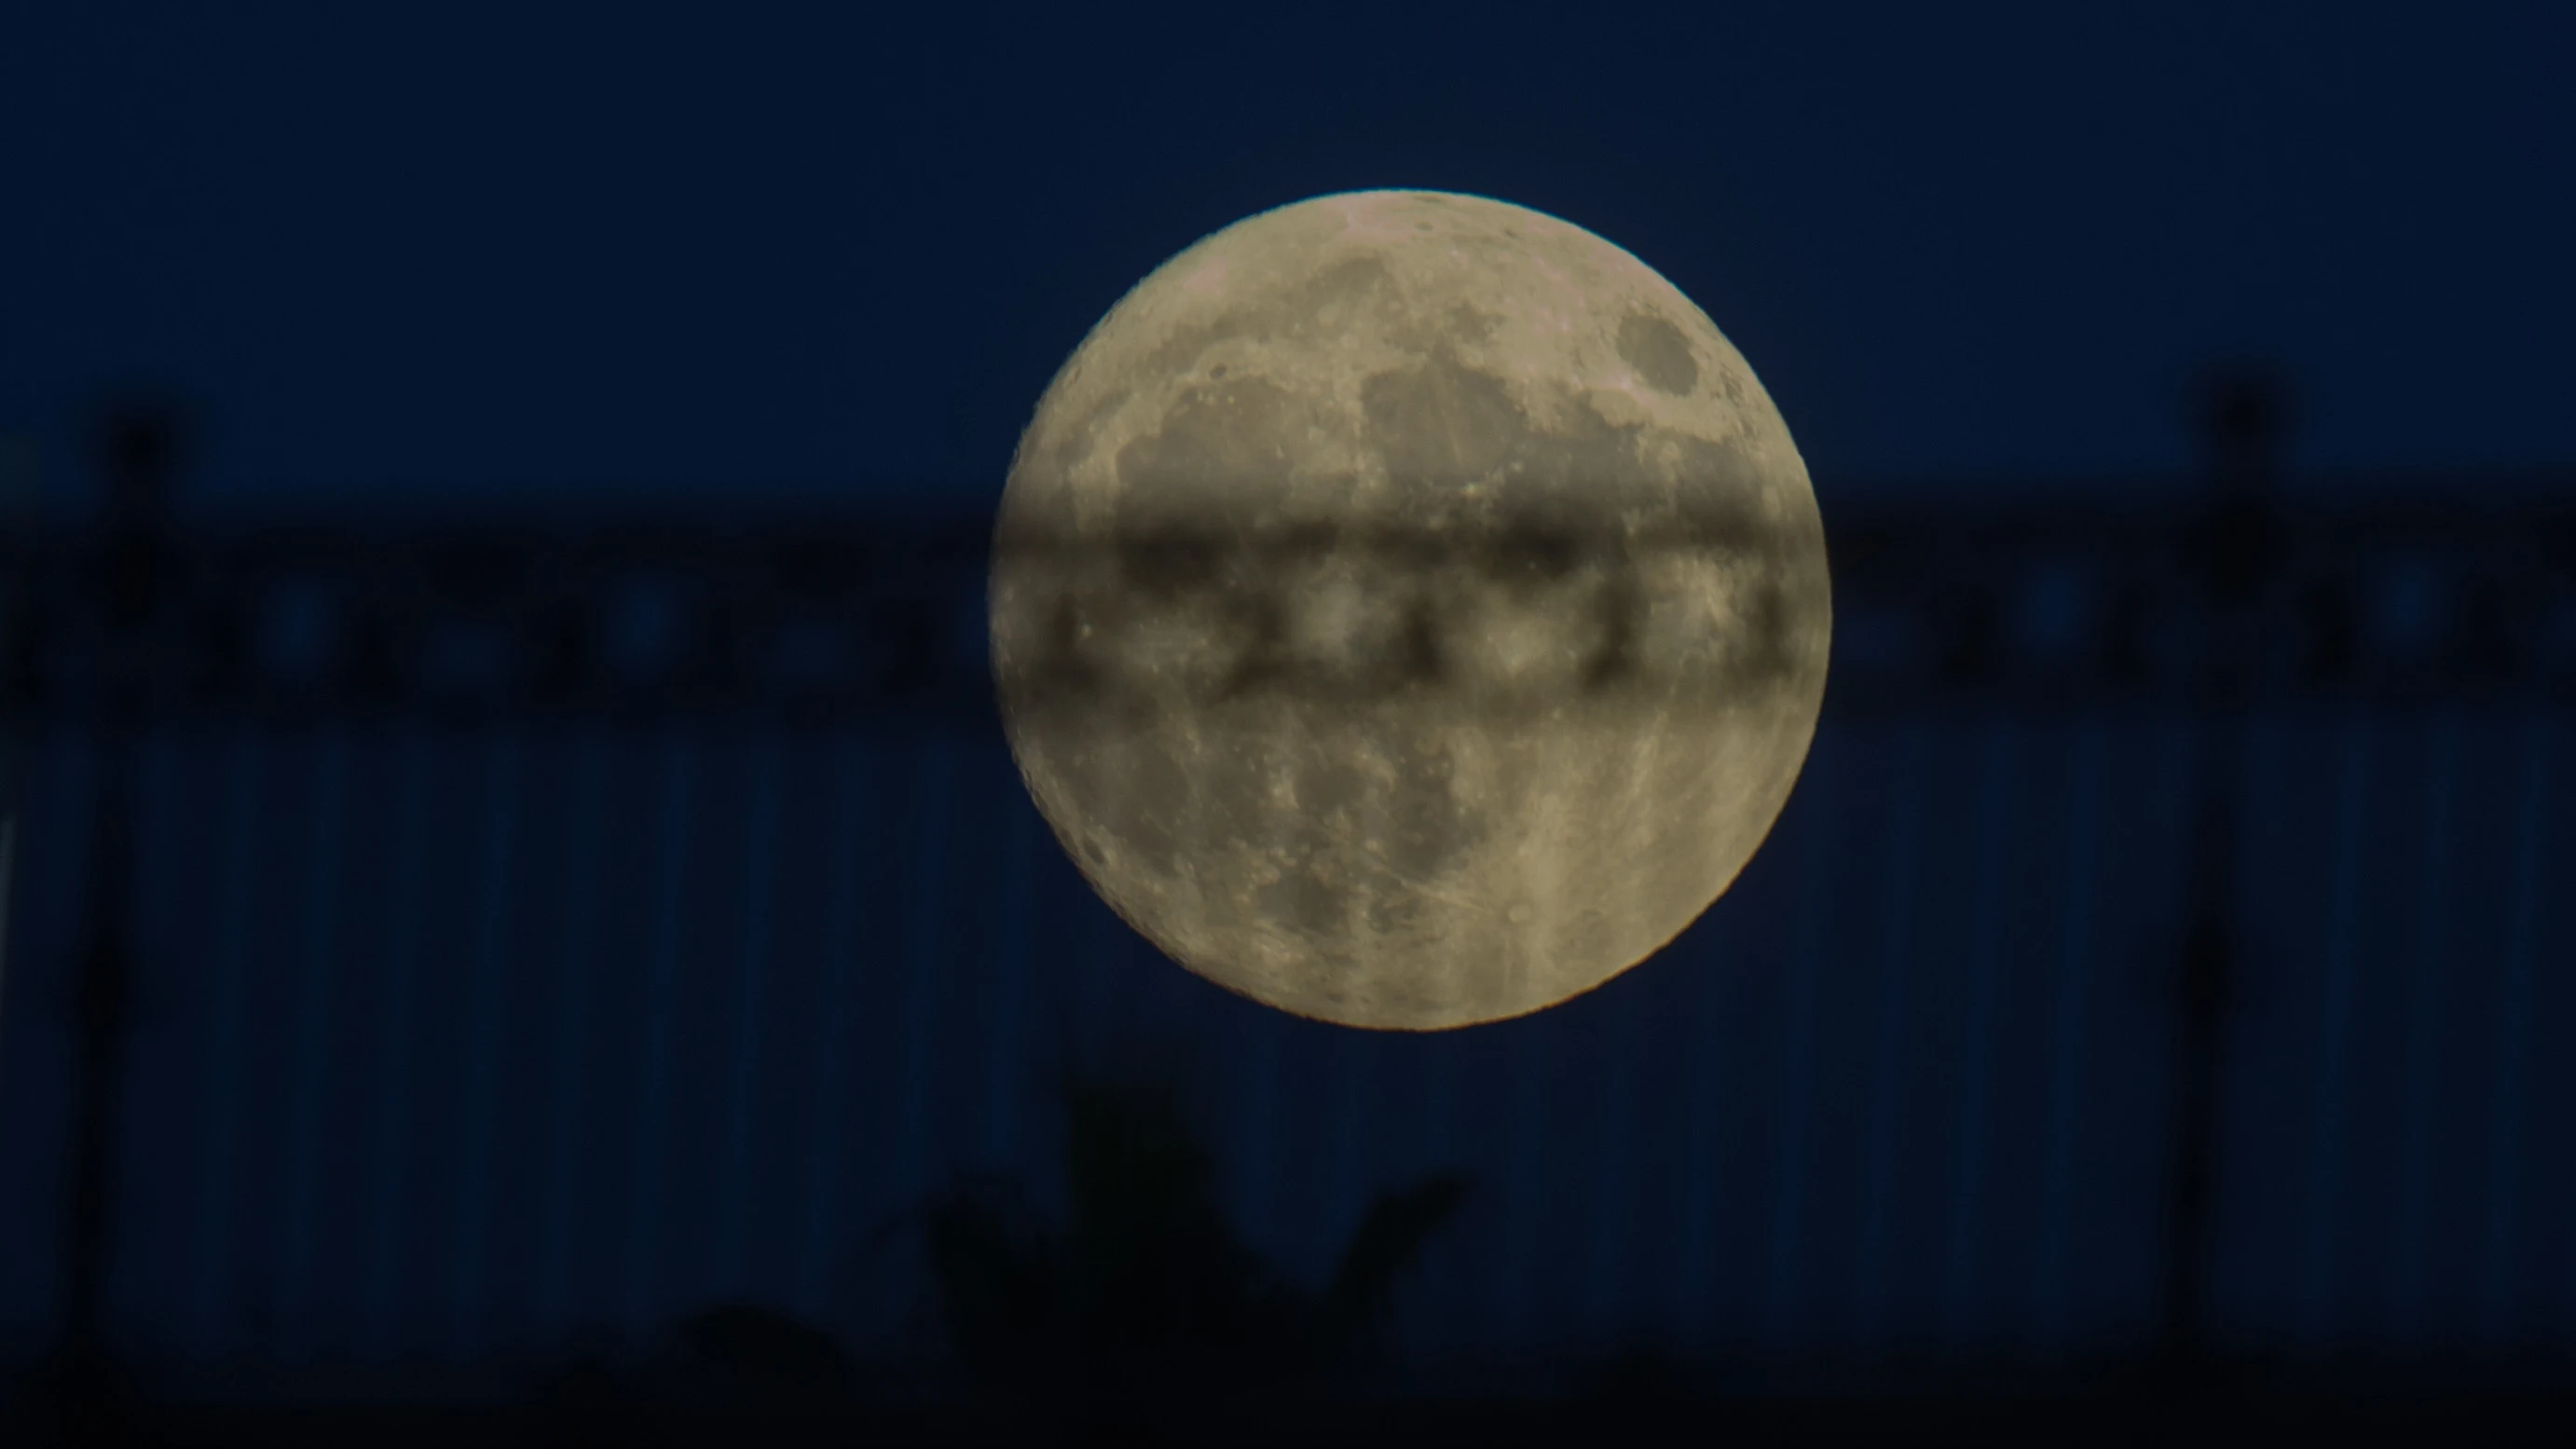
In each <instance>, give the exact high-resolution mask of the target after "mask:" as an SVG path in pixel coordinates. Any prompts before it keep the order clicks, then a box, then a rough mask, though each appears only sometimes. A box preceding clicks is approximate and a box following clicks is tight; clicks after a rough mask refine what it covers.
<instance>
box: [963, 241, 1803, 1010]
mask: <svg viewBox="0 0 2576 1449" xmlns="http://www.w3.org/2000/svg"><path fill="white" fill-rule="evenodd" d="M990 605H991V648H992V664H993V672H994V681H995V685H996V689H997V694H998V698H999V701H1000V706H1001V715H1002V723H1003V728H1004V732H1005V734H1006V735H1007V737H1008V738H1009V741H1010V746H1011V752H1012V754H1013V756H1014V758H1015V759H1016V760H1017V762H1018V765H1019V768H1020V772H1021V775H1022V778H1023V779H1024V780H1025V781H1026V782H1027V785H1028V788H1029V792H1030V794H1031V796H1032V797H1033V798H1034V799H1035V801H1036V803H1037V806H1038V809H1039V811H1040V813H1041V814H1043V815H1044V816H1045V818H1046V820H1047V822H1048V823H1049V825H1050V826H1052V827H1053V829H1054V831H1055V834H1056V837H1057V839H1058V840H1059V841H1060V842H1062V844H1063V846H1064V848H1065V850H1066V851H1067V852H1068V853H1069V854H1070V855H1071V856H1072V858H1073V861H1074V863H1075V864H1076V866H1077V867H1078V868H1079V869H1080V870H1081V871H1082V872H1083V874H1084V876H1085V877H1086V878H1087V879H1088V880H1089V881H1090V882H1091V884H1092V886H1093V888H1094V889H1096V890H1097V891H1098V892H1099V893H1100V895H1101V896H1102V898H1103V899H1105V900H1106V901H1107V902H1108V903H1109V905H1110V906H1111V907H1112V908H1114V909H1115V910H1116V911H1117V912H1118V913H1119V914H1120V915H1121V916H1123V917H1124V918H1125V919H1126V920H1127V921H1128V922H1129V923H1130V924H1131V925H1133V926H1134V927H1135V928H1136V929H1137V930H1138V931H1140V932H1142V933H1143V934H1144V935H1145V936H1146V937H1147V938H1148V939H1150V940H1152V941H1153V942H1154V943H1155V944H1156V945H1157V946H1159V947H1161V948H1162V950H1163V951H1164V952H1166V953H1167V954H1169V955H1170V956H1171V957H1172V958H1173V959H1174V960H1176V961H1178V962H1179V963H1180V964H1182V965H1183V966H1185V967H1187V968H1188V969H1190V970H1192V971H1195V972H1197V973H1199V974H1200V975H1202V976H1204V977H1206V978H1208V979H1210V980H1212V981H1215V982H1217V983H1218V984H1220V985H1222V986H1225V987H1227V988H1229V989H1231V990H1234V991H1237V992H1240V993H1242V994H1243V995H1246V996H1249V997H1252V998H1254V999H1255V1000H1258V1001H1261V1002H1265V1003H1267V1004H1269V1005H1271V1006H1274V1007H1278V1008H1280V1009H1282V1010H1285V1011H1289V1012H1294V1013H1297V1014H1299V1015H1302V1016H1307V1017H1314V1018H1320V1019H1322V1020H1327V1021H1333V1022H1340V1023H1343V1024H1346V1025H1350V1026H1357V1027H1369V1028H1380V1029H1400V1030H1437V1029H1442V1028H1449V1027H1457V1026H1465V1025H1470V1024H1473V1023H1477V1022H1484V1021H1493V1020H1499V1019H1501V1018H1505V1017H1511V1016H1518V1015H1522V1014H1524V1013H1527V1012H1532V1011H1537V1010H1540V1009H1542V1008H1545V1007H1549V1006H1553V1005H1555V1004H1557V1003H1559V1002H1562V1001H1564V1000H1566V999H1567V998H1569V997H1572V996H1575V995H1577V994H1579V993H1581V992H1584V991H1588V990H1590V989H1592V988H1593V987H1595V986H1598V985H1600V984H1601V983H1602V982H1604V981H1606V980H1608V979H1610V978H1611V977H1613V976H1615V975H1617V974H1619V973H1620V972H1622V971H1624V970H1626V969H1627V968H1629V967H1630V966H1633V965H1635V964H1636V963H1638V962H1639V961H1642V960H1644V959H1645V958H1646V957H1648V956H1650V955H1652V954H1654V953H1655V952H1656V951H1657V950H1659V949H1661V948H1662V947H1663V946H1664V945H1665V943H1667V942H1669V941H1670V940H1672V939H1673V938H1674V937H1675V936H1676V935H1678V934H1679V933H1680V932H1681V931H1682V930H1683V928H1685V927H1687V926H1688V925H1689V924H1690V923H1691V922H1692V921H1693V920H1695V919H1697V918H1698V917H1699V915H1700V914H1701V913H1702V912H1704V911H1706V910H1707V909H1708V908H1709V906H1710V905H1711V904H1712V903H1713V902H1714V901H1715V900H1716V899H1717V897H1718V896H1719V895H1721V894H1723V893H1724V891H1725V890H1726V888H1727V887H1728V885H1730V884H1731V883H1733V881H1734V879H1735V877H1736V875H1737V873H1738V872H1739V871H1741V870H1742V869H1743V867H1744V864H1745V862H1746V861H1747V860H1748V859H1750V858H1751V857H1752V855H1753V852H1754V851H1755V850H1756V849H1757V848H1758V847H1759V846H1760V845H1761V843H1762V840H1763V838H1764V837H1765V836H1766V835H1767V834H1768V833H1769V832H1770V829H1771V825H1772V822H1773V821H1774V820H1775V819H1776V818H1777V817H1778V815H1779V813H1780V810H1781V807H1782V806H1783V805H1784V804H1785V803H1786V801H1787V799H1788V796H1789V791H1790V789H1791V787H1792V785H1793V784H1794V783H1795V781H1796V779H1797V775H1798V771H1799V769H1800V767H1801V765H1802V764H1803V763H1804V762H1805V760H1806V755H1807V750H1808V746H1809V744H1810V742H1811V741H1812V740H1813V738H1814V735H1815V728H1816V719H1817V714H1818V711H1819V709H1820V707H1821V705H1822V703H1823V697H1824V686H1825V664H1826V655H1827V645H1828V641H1829V637H1830V632H1831V589H1830V585H1829V582H1828V579H1827V575H1826V567H1825V540H1824V526H1823V522H1822V519H1821V518H1820V517H1819V515H1818V513H1817V508H1816V498H1815V492H1814V489H1813V488H1812V487H1811V485H1810V484H1809V482H1808V478H1807V470H1806V465H1805V463H1804V462H1803V461H1801V459H1800V458H1799V456H1798V451H1797V449H1796V447H1795V446H1794V445H1792V443H1791V442H1790V439H1789V431H1788V427H1787V425H1786V424H1785V423H1784V422H1783V421H1782V419H1781V417H1780V413H1779V411H1778V409H1777V408H1775V407H1774V406H1773V405H1772V402H1771V399H1770V397H1769V396H1768V395H1767V394H1766V393H1765V392H1764V391H1763V389H1762V386H1761V384H1760V383H1758V382H1756V381H1755V380H1754V376H1753V372H1752V369H1751V368H1749V367H1748V366H1746V365H1745V361H1744V358H1743V357H1742V356H1741V355H1740V354H1738V353H1737V351H1736V350H1735V348H1734V346H1733V345H1732V344H1730V343H1729V342H1728V341H1727V340H1726V338H1725V337H1724V336H1723V335H1722V334H1720V333H1719V331H1718V329H1717V327H1716V325H1715V324H1714V323H1712V322H1710V321H1709V319H1708V318H1707V316H1706V315H1704V314H1703V313H1702V312H1701V311H1700V309H1699V308H1698V307H1696V306H1694V305H1693V304H1692V303H1691V301H1690V300H1689V299H1688V298H1686V297H1684V296H1683V295H1682V294H1681V292H1680V291H1679V290H1678V289H1676V288H1675V287H1674V286H1673V285H1672V284H1671V283H1670V282H1668V281H1666V280H1664V278H1663V277H1662V276H1660V275H1659V274H1657V273H1656V272H1655V271H1653V270H1652V269H1650V268H1648V267H1647V266H1646V265H1645V264H1644V263H1642V262H1640V261H1638V260H1637V259H1636V258H1635V257H1633V256H1631V255H1629V254H1628V253H1627V252H1625V251H1623V250H1621V249H1620V248H1618V247H1616V246H1614V245H1612V244H1610V243H1609V242H1607V241H1604V240H1602V239H1601V238H1600V237H1597V236H1594V235H1593V234H1592V233H1590V232H1588V231H1585V230H1583V229H1582V228H1580V227H1577V226H1574V225H1572V224H1570V223H1568V222H1565V221H1561V220H1558V219H1556V218H1555V217H1551V216H1547V215H1544V214H1541V213H1539V212H1535V211H1530V210H1527V209H1525V208H1522V207H1518V206H1513V205H1510V204H1507V203H1504V202H1500V201H1494V200H1490V199H1487V198H1483V197H1476V196H1465V195H1456V194H1451V193H1445V192H1434V191H1368V192H1352V193H1346V194H1341V195H1332V196H1323V197H1317V198H1314V199H1311V200H1307V201H1301V202H1297V203H1295V204H1293V205H1289V206H1283V207H1280V208H1278V209H1276V210H1273V211H1267V212H1263V213H1261V214H1259V215H1257V216H1253V217H1250V218H1247V219H1245V220H1243V221H1240V222H1237V223H1235V224H1234V225H1232V226H1229V227H1227V228H1225V229H1224V230H1222V231H1219V232H1217V233H1215V234H1214V235H1212V236H1209V237H1207V238H1205V239H1203V240H1201V241H1200V242H1198V243H1197V244H1196V245H1194V246H1191V247H1190V248H1189V249H1187V250H1186V251H1183V252H1181V253H1180V254H1179V255H1178V256H1175V257H1173V258H1172V259H1171V260H1170V261H1168V262H1165V263H1164V264H1163V265H1162V266H1161V267H1160V268H1158V269H1156V270H1155V271H1154V273H1153V274H1152V275H1151V276H1148V277H1147V278H1145V280H1144V281H1143V282H1141V283H1139V284H1138V285H1137V286H1136V287H1135V289H1134V290H1132V291H1131V292H1129V293H1128V294H1127V296H1126V297H1125V298H1124V299H1122V300H1121V301H1120V302H1119V303H1118V304H1117V306H1115V307H1113V308H1111V309H1110V311H1109V313H1108V315H1107V316H1105V317H1103V318H1102V319H1101V321H1100V322H1099V324H1098V325H1097V326H1095V327H1094V328H1093V329H1092V331H1091V334H1090V336H1088V337H1087V338H1085V339H1084V341H1083V342H1082V345H1081V346H1080V347H1079V348H1078V349H1076V350H1075V352H1074V353H1073V355H1072V357H1071V358H1070V359H1069V360H1068V361H1067V362H1066V363H1065V364H1064V366H1063V368H1062V369H1061V370H1060V371H1059V372H1058V373H1057V374H1056V377H1055V380H1054V381H1053V383H1052V384H1050V385H1049V386H1048V388H1047V390H1046V393H1045V395H1044V397H1042V398H1041V399H1040V400H1039V403H1038V406H1037V412H1036V415H1035V417H1034V418H1033V419H1032V420H1031V422H1030V423H1029V426H1028V429H1027V431H1026V433H1025V434H1024V435H1023V436H1022V438H1021V440H1020V445H1019V450H1018V452H1017V454H1016V456H1015V457H1014V459H1013V461H1012V465H1011V471H1010V476H1009V480H1008V482H1007V484H1006V485H1005V487H1004V490H1003V495H1002V503H1001V509H1000V516H999V519H998V522H997V524H996V530H995V539H994V555H993V565H992V573H991V578H990Z"/></svg>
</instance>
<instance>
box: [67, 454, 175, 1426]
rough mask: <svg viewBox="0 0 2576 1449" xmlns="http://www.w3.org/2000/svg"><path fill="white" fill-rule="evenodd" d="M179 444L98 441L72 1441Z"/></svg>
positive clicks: (90, 1357)
mask: <svg viewBox="0 0 2576 1449" xmlns="http://www.w3.org/2000/svg"><path fill="white" fill-rule="evenodd" d="M178 444H179V433H178V428H177V424H176V421H175V419H174V418H173V417H172V416H171V415H170V414H169V413H167V412H166V411H163V410H160V409H157V408H152V407H131V408H126V409H123V410H120V411H117V412H114V413H112V414H110V415H109V416H108V417H107V418H106V420H105V422H104V425H103V426H102V427H101V428H100V430H99V433H98V437H97V445H98V454H97V464H98V468H99V473H100V481H101V482H102V484H103V485H104V486H105V490H106V497H105V499H104V502H105V504H106V527H105V529H104V531H103V533H102V535H101V547H100V548H99V550H98V551H97V552H96V553H95V554H94V555H92V560H93V566H94V567H96V568H98V569H100V570H101V571H102V576H101V577H100V578H99V579H98V581H97V582H98V585H99V587H98V590H97V594H96V597H97V598H98V600H99V602H100V606H101V612H102V617H101V618H100V619H99V621H98V622H99V625H100V626H101V636H102V637H101V639H100V645H101V653H100V658H99V665H100V668H99V680H98V682H99V693H98V697H97V703H96V713H95V715H94V716H93V718H94V719H95V721H96V725H95V728H96V730H97V735H96V749H97V756H98V762H97V767H96V781H97V793H96V795H95V796H94V798H93V801H92V805H91V809H92V811H93V819H92V821H91V826H90V841H91V863H90V873H89V894H88V902H87V904H88V914H87V919H86V920H85V922H84V939H83V941H82V943H81V948H80V956H79V961H78V965H77V968H76V971H77V975H76V977H75V980H74V984H73V988H72V1018H73V1021H72V1027H73V1042H74V1046H73V1078H72V1101H71V1134H70V1136H71V1162H70V1174H69V1177H70V1180H69V1182H68V1184H67V1192H66V1201H65V1211H64V1216H63V1249H62V1277H61V1279H60V1280H59V1292H60V1294H61V1298H60V1303H59V1305H58V1310H57V1322H58V1323H59V1325H60V1327H59V1333H60V1338H59V1350H58V1351H59V1354H60V1362H59V1364H58V1371H59V1374H60V1379H59V1387H60V1389H61V1391H62V1394H63V1400H62V1407H63V1409H64V1411H65V1413H66V1415H67V1418H68V1420H69V1425H68V1426H69V1427H70V1428H71V1429H72V1434H71V1435H70V1436H69V1437H71V1438H72V1439H73V1440H74V1441H75V1442H84V1441H86V1440H87V1439H89V1438H91V1437H93V1436H103V1435H107V1434H109V1433H110V1432H111V1430H110V1429H109V1426H108V1424H107V1422H106V1416H107V1414H108V1413H109V1412H110V1411H111V1410H113V1408H114V1407H115V1388H116V1382H115V1372H114V1364H113V1361H112V1358H111V1355H110V1352H109V1347H108V1344H107V1335H106V1328H105V1321H104V1320H105V1317H106V1311H105V1310H106V1303H105V1299H106V1289H107V1271H108V1264H109V1257H110V1250H111V1247H112V1244H111V1242H110V1228H111V1226H112V1223H113V1219H114V1216H115V1188H116V1184H115V1167H116V1158H117V1129H118V1127H119V1126H120V1124H121V1121H122V1118H123V1108H124V1095H125V1094H124V1087H125V1037H126V1031H127V1028H128V1026H129V1024H130V1019H131V1016H132V1009H131V1008H132V1000H133V974H134V951H133V921H132V911H133V900H132V896H133V866H134V862H133V854H134V834H135V831H134V817H135V808H134V806H135V801H134V785H135V764H136V762H135V758H134V755H135V748H136V738H135V736H136V734H137V732H138V726H139V724H140V721H141V717H142V714H143V711H144V709H145V705H146V700H145V687H146V685H147V682H148V680H147V673H148V670H149V666H150V661H149V659H148V658H147V657H146V651H147V650H148V649H149V648H150V647H151V643H152V637H153V625H154V624H155V622H156V621H157V616H158V613H159V605H160V603H161V593H162V585H163V582H164V580H163V577H162V575H163V574H164V572H165V565H166V550H165V548H164V539H163V537H162V524H163V516H162V505H163V503H164V497H163V494H164V490H165V489H166V487H167V485H168V481H169V475H170V473H171V471H172V467H173V465H174V464H175V463H176V461H177V451H178Z"/></svg>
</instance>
